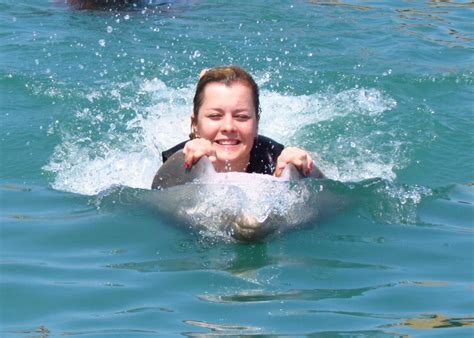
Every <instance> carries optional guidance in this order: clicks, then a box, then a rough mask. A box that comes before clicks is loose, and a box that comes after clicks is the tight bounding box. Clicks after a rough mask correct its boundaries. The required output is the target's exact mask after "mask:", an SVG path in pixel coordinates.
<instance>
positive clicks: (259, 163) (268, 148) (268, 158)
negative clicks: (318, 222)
mask: <svg viewBox="0 0 474 338" xmlns="http://www.w3.org/2000/svg"><path fill="white" fill-rule="evenodd" d="M186 142H188V141H184V142H181V143H180V144H177V145H175V146H174V147H173V148H171V149H168V150H166V151H164V152H162V153H161V154H162V156H163V163H165V162H166V160H167V159H168V158H169V157H170V156H171V155H173V154H174V153H175V152H177V151H178V150H181V149H183V148H184V145H185V144H186ZM284 148H285V147H284V146H283V145H282V144H280V143H278V142H276V141H273V140H272V139H271V138H268V137H265V136H261V135H258V136H257V139H256V140H255V142H254V143H253V147H252V150H251V151H250V162H249V165H248V166H247V170H246V172H248V173H256V174H267V175H273V172H274V171H275V167H276V163H277V158H278V156H280V154H281V152H282V151H283V149H284Z"/></svg>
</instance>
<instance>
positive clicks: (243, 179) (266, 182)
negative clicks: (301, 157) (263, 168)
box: [148, 151, 340, 241]
mask: <svg viewBox="0 0 474 338" xmlns="http://www.w3.org/2000/svg"><path fill="white" fill-rule="evenodd" d="M317 175H318V173H315V174H314V176H310V177H309V178H310V179H315V177H320V176H317ZM307 178H308V177H305V176H303V175H302V174H301V173H300V171H299V170H298V169H297V168H296V167H295V166H293V165H292V164H290V165H288V166H287V167H286V168H285V170H284V171H283V173H282V176H281V177H274V176H271V175H263V174H249V173H239V172H227V173H218V172H216V171H215V169H214V166H213V165H212V163H211V161H210V160H209V159H208V158H207V157H202V158H201V159H200V160H199V161H198V162H197V163H195V164H194V165H193V166H192V167H191V168H190V169H186V168H184V154H183V152H182V151H178V152H176V153H175V154H173V156H171V157H170V158H169V159H168V160H167V161H166V162H165V163H164V164H163V165H162V166H161V168H160V169H159V170H158V172H157V174H156V175H155V177H154V179H153V183H152V189H155V190H152V191H151V194H150V195H149V197H148V203H151V204H152V205H153V206H154V207H158V209H160V210H161V211H162V212H165V213H166V214H168V215H170V216H171V217H172V218H174V219H177V220H178V221H180V222H183V223H185V224H188V225H189V226H190V227H192V228H196V229H199V231H200V232H201V233H202V234H204V235H211V236H215V235H217V236H221V237H226V238H228V237H229V236H230V237H233V238H234V239H237V240H240V241H259V240H262V239H265V238H266V237H268V236H269V235H271V234H278V233H281V232H283V231H286V230H288V229H292V228H296V227H300V226H302V225H304V224H308V223H309V222H311V221H313V220H315V219H316V217H317V216H318V215H319V214H320V212H321V208H320V206H322V205H326V206H327V203H328V202H329V203H332V204H340V203H339V201H337V200H336V198H335V196H332V195H331V194H330V193H329V195H328V193H327V192H326V194H325V196H324V198H323V200H324V202H325V203H321V201H322V195H321V193H322V191H320V190H319V188H320V185H317V186H316V185H314V184H306V182H303V181H306V179H307ZM318 181H324V180H318ZM321 189H322V188H321ZM324 208H325V207H324Z"/></svg>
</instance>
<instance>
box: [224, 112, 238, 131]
mask: <svg viewBox="0 0 474 338" xmlns="http://www.w3.org/2000/svg"><path fill="white" fill-rule="evenodd" d="M234 122H235V121H234V117H233V116H232V115H230V114H229V115H226V116H225V118H224V120H223V122H222V123H223V125H222V130H223V131H226V132H233V131H235V123H234Z"/></svg>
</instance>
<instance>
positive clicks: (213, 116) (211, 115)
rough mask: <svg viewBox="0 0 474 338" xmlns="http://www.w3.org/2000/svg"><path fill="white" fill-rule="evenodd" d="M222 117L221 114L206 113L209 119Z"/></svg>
mask: <svg viewBox="0 0 474 338" xmlns="http://www.w3.org/2000/svg"><path fill="white" fill-rule="evenodd" d="M221 117H222V115H221V114H217V113H213V114H208V115H207V118H209V119H211V120H219V119H220V118H221Z"/></svg>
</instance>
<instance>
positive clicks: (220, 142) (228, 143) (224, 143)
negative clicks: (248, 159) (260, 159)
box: [214, 139, 242, 146]
mask: <svg viewBox="0 0 474 338" xmlns="http://www.w3.org/2000/svg"><path fill="white" fill-rule="evenodd" d="M214 142H215V143H217V144H218V145H220V146H236V145H239V144H240V143H242V142H241V141H240V140H237V139H225V140H215V141H214Z"/></svg>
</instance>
